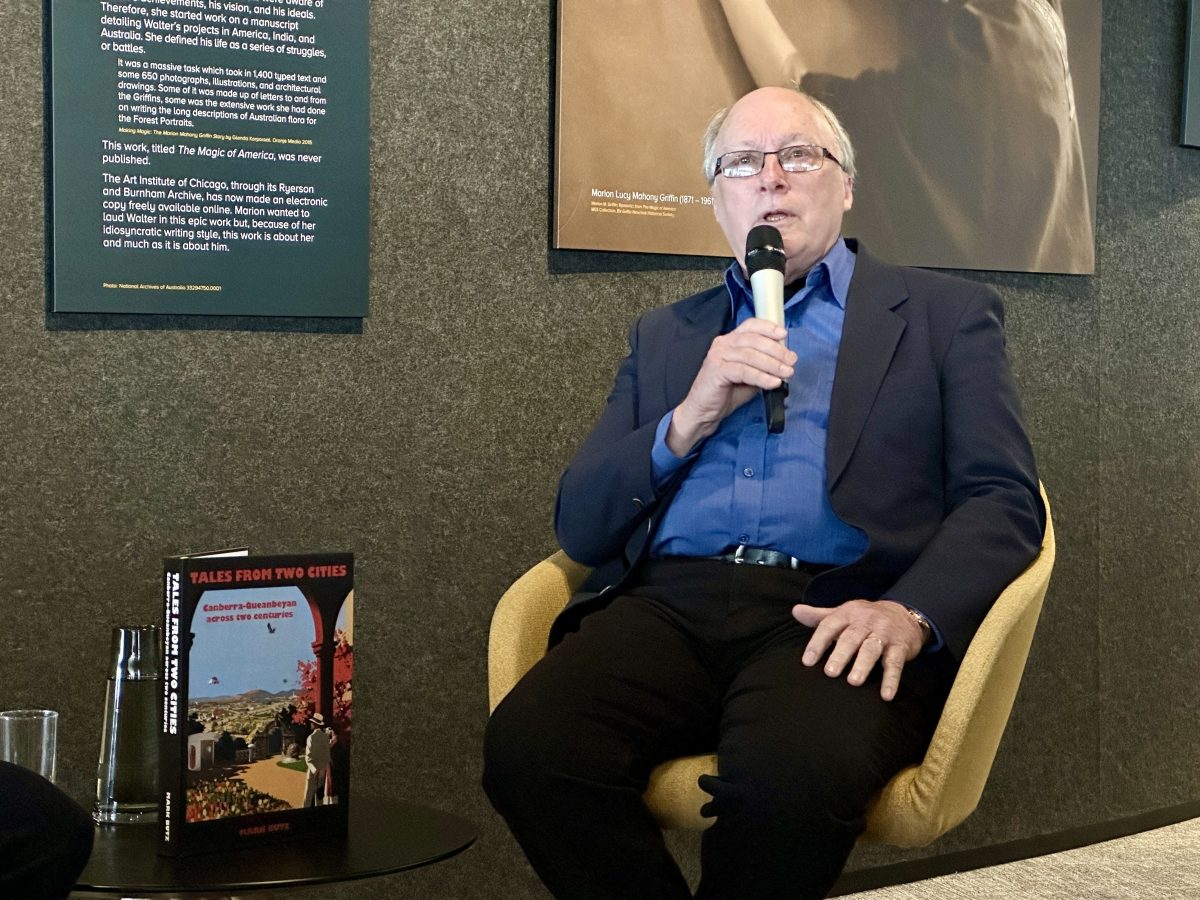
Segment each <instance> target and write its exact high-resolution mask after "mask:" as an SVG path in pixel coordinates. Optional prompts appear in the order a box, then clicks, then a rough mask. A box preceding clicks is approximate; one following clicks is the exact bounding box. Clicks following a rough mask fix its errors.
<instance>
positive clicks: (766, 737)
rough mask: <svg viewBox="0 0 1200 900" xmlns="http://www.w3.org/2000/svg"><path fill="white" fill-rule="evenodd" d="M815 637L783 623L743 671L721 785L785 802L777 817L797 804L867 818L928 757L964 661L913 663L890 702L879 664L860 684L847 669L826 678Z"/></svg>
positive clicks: (940, 656) (731, 699)
mask: <svg viewBox="0 0 1200 900" xmlns="http://www.w3.org/2000/svg"><path fill="white" fill-rule="evenodd" d="M811 633H812V632H811V631H810V630H809V629H807V628H804V627H802V626H797V627H796V628H787V629H781V630H780V631H778V632H776V634H775V635H773V637H772V641H771V642H770V644H769V645H768V646H766V647H764V648H762V649H760V650H759V651H758V652H756V653H755V654H753V655H752V656H751V657H750V658H748V659H747V660H746V662H745V663H744V665H743V666H742V668H741V669H740V671H739V672H738V673H737V675H736V676H734V678H733V680H732V682H731V684H730V686H729V690H728V693H727V694H726V697H725V707H724V712H723V716H722V720H721V728H720V741H719V745H718V758H719V760H720V766H719V767H720V773H721V774H720V778H719V779H718V782H730V783H739V784H741V785H742V786H744V788H745V789H746V790H744V791H743V790H739V791H737V792H735V795H736V796H739V797H743V798H748V797H751V796H759V795H761V797H763V798H770V799H769V802H771V803H778V804H780V806H781V807H782V808H781V809H774V810H770V811H769V812H770V813H771V814H773V815H774V814H786V813H787V811H788V808H789V805H791V806H792V807H793V808H794V805H795V804H796V803H799V804H800V805H801V806H809V805H811V804H823V805H826V806H828V807H830V808H831V811H833V812H835V813H836V814H837V815H838V816H839V817H841V818H844V819H859V818H861V817H862V815H863V813H864V811H865V809H866V805H867V803H868V802H869V801H870V799H871V798H872V797H873V796H874V794H875V793H876V792H878V791H879V790H880V789H881V788H882V787H883V785H884V784H886V783H887V781H888V780H889V779H890V778H891V777H892V776H893V775H894V774H895V773H896V772H898V771H899V770H900V769H902V768H904V767H905V766H906V765H909V764H912V763H915V762H919V761H920V759H921V758H922V756H923V755H924V752H925V749H926V747H927V746H928V743H929V739H930V737H931V736H932V734H933V729H934V728H935V727H936V725H937V720H938V717H939V715H940V714H941V709H942V706H943V704H944V702H945V698H946V695H947V693H948V692H949V689H950V685H951V683H952V682H953V678H954V673H955V666H954V663H953V660H952V658H951V657H950V655H949V654H948V653H946V652H945V651H940V652H938V653H935V654H929V655H922V656H918V657H917V658H916V659H915V660H912V661H911V662H909V663H908V664H907V665H906V666H905V668H904V673H903V675H902V677H901V688H900V690H899V692H898V693H897V696H896V697H895V698H894V699H893V700H891V701H884V700H883V699H882V698H881V697H880V695H879V690H880V681H881V672H880V670H879V668H878V667H877V668H876V669H875V671H874V672H872V674H871V676H870V677H869V678H868V679H867V681H866V682H865V683H864V684H863V685H861V686H859V687H854V686H852V685H850V684H849V683H848V682H847V681H846V678H845V673H844V672H843V674H842V676H841V677H838V678H831V677H830V676H828V675H826V674H825V673H824V670H823V663H824V660H822V661H821V662H820V663H818V664H817V665H815V666H812V667H809V666H805V665H803V664H802V663H801V661H800V660H801V656H802V654H803V651H804V647H805V645H806V644H807V642H808V639H809V637H810V636H811ZM720 799H721V797H720V795H718V803H716V804H715V807H716V808H715V809H714V810H713V811H714V812H718V813H719V812H720V807H721V803H720V802H719V801H720ZM757 802H764V801H763V800H759V801H757ZM764 812H767V811H764Z"/></svg>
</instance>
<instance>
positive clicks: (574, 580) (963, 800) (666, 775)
mask: <svg viewBox="0 0 1200 900" xmlns="http://www.w3.org/2000/svg"><path fill="white" fill-rule="evenodd" d="M1042 499H1043V500H1046V495H1045V491H1044V490H1043V492H1042ZM1053 568H1054V526H1053V524H1052V523H1051V521H1050V504H1049V502H1048V501H1047V502H1046V535H1045V538H1044V539H1043V541H1042V549H1041V551H1040V552H1039V553H1038V555H1037V557H1036V558H1035V559H1034V561H1033V562H1032V563H1030V564H1029V567H1028V568H1027V569H1026V570H1025V571H1024V572H1022V573H1021V575H1020V576H1018V577H1017V579H1016V580H1015V581H1013V582H1012V583H1011V584H1010V585H1009V586H1008V587H1007V588H1006V589H1005V590H1004V591H1003V593H1001V594H1000V596H999V597H998V598H997V600H996V602H995V604H994V605H993V606H992V608H991V610H990V611H989V612H988V614H987V617H986V618H985V619H984V620H983V624H982V625H981V626H980V628H979V631H978V632H976V634H975V637H974V638H973V639H972V641H971V645H970V646H969V647H968V648H967V653H966V655H965V656H964V657H963V661H962V666H961V667H960V668H959V671H958V675H957V676H956V678H955V680H954V686H953V687H952V688H951V690H950V695H949V697H948V698H947V700H946V706H945V708H944V709H943V710H942V716H941V719H940V720H939V721H938V725H937V729H936V730H935V731H934V734H933V739H932V740H931V741H930V744H929V749H928V751H926V753H925V758H924V760H922V762H921V763H920V765H916V766H909V767H908V768H906V769H904V770H902V771H901V772H899V773H897V774H896V775H895V776H894V777H893V778H892V780H891V781H889V782H888V783H887V784H886V785H885V786H884V788H883V790H882V791H881V792H880V793H879V796H878V797H876V798H875V801H874V802H873V803H872V806H871V809H870V810H869V811H868V814H867V829H866V832H865V833H864V834H863V836H862V840H864V841H870V842H873V843H881V844H892V845H894V846H897V847H923V846H925V845H926V844H929V843H931V842H933V841H934V840H936V839H937V838H938V837H940V836H941V835H943V834H945V833H946V832H947V831H949V830H950V829H951V828H953V827H954V826H956V825H958V824H959V823H960V822H962V821H963V820H964V819H965V818H966V817H967V816H969V815H970V814H971V813H972V812H973V811H974V809H975V807H976V806H977V805H978V803H979V797H980V795H981V794H982V793H983V787H984V785H985V784H986V783H987V777H988V773H989V772H991V769H992V762H993V761H994V760H995V758H996V750H997V748H998V747H999V745H1000V737H1001V736H1002V735H1003V733H1004V726H1005V725H1006V724H1007V722H1008V715H1009V713H1010V712H1011V711H1012V705H1013V700H1014V699H1015V697H1016V694H1017V687H1018V685H1019V684H1020V682H1021V675H1022V673H1023V672H1024V670H1025V660H1026V658H1027V657H1028V655H1029V646H1030V643H1031V642H1032V641H1033V632H1034V628H1035V627H1036V626H1037V620H1038V615H1039V614H1040V612H1041V609H1042V601H1043V599H1044V598H1045V596H1046V588H1047V586H1048V585H1049V583H1050V572H1051V570H1052V569H1053ZM590 571H591V570H590V569H588V567H586V566H583V565H580V564H579V563H577V562H575V561H574V560H572V559H570V558H569V557H568V556H567V555H566V554H565V553H563V552H562V551H561V550H560V551H558V552H557V553H555V554H554V555H553V556H550V557H549V558H547V559H545V560H543V561H542V562H540V563H538V564H537V565H536V566H534V567H533V568H532V569H530V570H529V571H528V572H526V573H525V574H524V575H522V576H521V577H520V578H519V579H518V580H517V581H516V582H515V583H514V584H513V585H512V587H510V588H509V589H508V590H507V591H506V592H505V594H504V596H503V597H501V598H500V602H499V604H498V605H497V606H496V611H495V613H494V614H493V616H492V627H491V633H490V635H489V638H488V700H489V703H490V709H495V708H496V705H497V704H498V703H499V702H500V701H501V700H502V699H503V698H504V696H505V695H506V694H507V693H508V692H509V691H510V690H512V688H513V685H515V684H516V683H517V681H518V680H519V679H520V678H521V676H522V675H524V674H525V673H526V672H527V671H529V669H530V668H531V667H532V666H533V664H534V663H535V662H537V661H538V660H539V659H541V657H542V656H543V655H544V654H545V652H546V640H547V637H548V635H549V633H550V624H551V623H552V622H553V621H554V618H555V616H557V615H558V613H559V612H560V611H561V610H562V608H563V607H564V606H565V605H566V604H567V601H568V600H569V599H570V597H571V595H572V594H573V593H574V592H575V591H576V590H577V589H578V588H579V586H580V585H581V584H582V583H583V581H584V579H585V578H586V577H587V575H588V572H590ZM716 771H717V757H716V755H715V754H702V755H700V756H687V757H683V758H680V759H672V760H668V761H667V762H664V763H663V764H661V765H660V766H658V767H657V768H655V769H654V771H653V772H652V773H651V775H650V784H649V787H648V788H647V790H646V795H645V799H646V804H647V806H648V807H649V808H650V810H651V812H653V814H654V816H655V818H657V819H658V822H659V824H660V825H661V826H662V827H663V828H679V829H692V830H702V829H704V828H707V827H708V826H709V825H710V824H712V821H713V820H712V819H710V818H705V817H703V816H701V815H700V807H701V806H702V805H703V804H704V803H705V802H707V801H708V799H709V796H708V794H706V793H705V792H704V791H702V790H701V789H700V786H699V785H698V784H697V783H696V780H697V778H699V776H701V775H704V774H714V773H716Z"/></svg>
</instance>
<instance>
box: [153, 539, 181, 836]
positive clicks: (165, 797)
mask: <svg viewBox="0 0 1200 900" xmlns="http://www.w3.org/2000/svg"><path fill="white" fill-rule="evenodd" d="M182 568H183V566H182V561H181V560H178V559H168V560H167V561H166V563H165V564H164V566H163V679H162V683H163V702H162V722H161V731H160V735H159V763H158V767H159V775H160V778H161V783H162V802H161V804H160V806H159V823H160V830H159V837H160V840H159V852H160V853H174V852H176V849H177V847H178V845H179V843H180V838H181V837H182V834H181V829H182V827H183V823H184V822H185V821H186V817H187V790H186V777H185V767H186V764H187V760H186V756H185V751H186V748H187V729H186V728H185V727H184V720H185V719H186V718H187V691H186V683H185V682H184V680H183V667H182V666H181V664H180V661H181V657H182V651H181V648H182V646H183V644H182V639H181V636H180V628H181V624H180V623H181V622H182V590H181V588H182V583H181V580H182Z"/></svg>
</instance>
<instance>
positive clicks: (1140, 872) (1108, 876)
mask: <svg viewBox="0 0 1200 900" xmlns="http://www.w3.org/2000/svg"><path fill="white" fill-rule="evenodd" d="M843 900H1200V819H1192V820H1190V821H1187V822H1181V823H1179V824H1178V825H1171V826H1169V827H1166V828H1158V829H1155V830H1153V831H1144V832H1142V833H1140V834H1135V835H1131V836H1130V837H1125V838H1120V839H1118V840H1114V841H1106V842H1104V843H1101V844H1092V845H1091V846H1088V847H1081V848H1079V849H1076V850H1068V851H1066V852H1064V853H1052V854H1050V855H1048V856H1039V857H1035V858H1033V859H1026V860H1022V861H1020V862H1013V863H1005V864H1004V865H999V866H991V867H989V868H986V869H976V870H974V871H971V872H960V873H958V874H955V875H946V876H943V877H940V878H931V879H929V880H927V881H916V882H913V883H912V884H904V885H898V886H896V887H887V888H880V889H878V890H874V891H863V892H861V893H857V894H846V895H844V898H843Z"/></svg>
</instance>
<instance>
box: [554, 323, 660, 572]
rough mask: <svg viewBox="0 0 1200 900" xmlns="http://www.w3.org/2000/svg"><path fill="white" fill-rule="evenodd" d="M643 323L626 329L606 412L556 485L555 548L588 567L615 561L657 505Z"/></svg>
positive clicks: (653, 430) (652, 430)
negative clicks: (641, 375) (645, 404)
mask: <svg viewBox="0 0 1200 900" xmlns="http://www.w3.org/2000/svg"><path fill="white" fill-rule="evenodd" d="M643 321H644V319H642V318H639V319H638V321H636V322H634V324H633V327H632V328H631V329H630V331H629V354H628V355H627V356H626V357H625V359H624V360H622V361H621V365H620V368H619V369H618V370H617V377H616V380H615V382H614V384H613V388H612V391H611V392H610V393H609V395H608V401H607V403H606V404H605V407H604V411H603V413H601V415H600V418H599V419H598V420H597V422H596V424H595V426H594V427H593V428H592V431H591V432H590V433H589V434H588V436H587V438H586V439H585V440H584V442H583V445H582V446H581V447H580V448H579V450H578V451H577V452H576V454H575V456H574V458H573V459H572V460H571V462H570V463H569V464H568V466H567V468H566V469H565V470H564V472H563V474H562V477H561V479H560V480H559V485H558V497H557V500H556V502H555V508H554V530H555V534H556V535H557V537H558V542H559V546H561V547H562V549H563V550H564V551H565V552H566V554H567V555H568V556H569V557H571V558H572V559H574V560H576V561H578V562H581V563H584V564H586V565H589V566H599V565H601V564H603V563H605V562H607V561H610V560H612V559H615V558H617V557H619V556H620V555H621V553H623V552H624V549H625V545H626V544H627V543H628V541H629V539H630V538H631V537H632V536H633V534H634V532H635V531H637V529H638V528H639V527H641V526H643V525H645V523H646V522H647V521H648V520H649V517H650V514H651V512H652V511H653V509H654V507H655V505H656V503H657V495H656V493H655V489H654V482H653V476H652V470H651V459H650V453H651V449H652V448H653V446H654V438H655V429H656V428H657V426H658V418H657V417H656V418H653V419H652V420H649V421H645V420H644V419H643V416H642V409H641V406H642V404H641V402H640V398H639V382H638V367H639V364H640V363H641V362H642V353H641V352H640V350H639V342H640V340H641V333H640V332H641V330H642V326H643Z"/></svg>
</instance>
